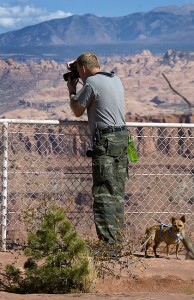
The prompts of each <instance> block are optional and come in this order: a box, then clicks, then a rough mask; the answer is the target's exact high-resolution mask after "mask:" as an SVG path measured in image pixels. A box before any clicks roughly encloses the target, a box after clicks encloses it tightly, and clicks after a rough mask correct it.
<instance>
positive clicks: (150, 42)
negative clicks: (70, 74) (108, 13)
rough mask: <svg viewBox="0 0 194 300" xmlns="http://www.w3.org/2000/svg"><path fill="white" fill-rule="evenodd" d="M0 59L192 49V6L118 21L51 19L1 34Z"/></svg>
mask: <svg viewBox="0 0 194 300" xmlns="http://www.w3.org/2000/svg"><path fill="white" fill-rule="evenodd" d="M0 49H1V51H0V55H1V57H3V56H6V55H10V54H12V55H17V56H19V55H34V56H37V57H39V56H44V57H45V58H49V57H52V58H55V57H56V58H57V57H58V58H60V57H71V56H72V57H73V56H74V55H77V53H80V52H84V51H87V50H89V51H95V52H97V53H98V54H101V55H106V54H107V55H110V54H126V53H131V52H138V51H141V50H143V49H149V50H150V51H152V52H153V53H159V52H164V51H166V50H168V49H176V50H194V5H192V4H190V5H184V6H182V7H179V8H178V7H176V6H167V7H159V8H156V9H154V10H152V11H150V12H147V13H133V14H130V15H127V16H122V17H98V16H95V15H91V14H86V15H73V16H71V17H67V18H63V19H54V20H50V21H46V22H42V23H40V24H37V25H32V26H27V27H25V28H22V29H20V30H16V31H11V32H7V33H4V34H0Z"/></svg>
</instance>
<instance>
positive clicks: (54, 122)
mask: <svg viewBox="0 0 194 300" xmlns="http://www.w3.org/2000/svg"><path fill="white" fill-rule="evenodd" d="M5 123H7V124H41V125H61V124H64V125H88V122H87V121H66V120H28V119H0V124H5ZM126 125H127V127H165V128H166V127H169V128H170V127H171V128H194V123H155V122H126Z"/></svg>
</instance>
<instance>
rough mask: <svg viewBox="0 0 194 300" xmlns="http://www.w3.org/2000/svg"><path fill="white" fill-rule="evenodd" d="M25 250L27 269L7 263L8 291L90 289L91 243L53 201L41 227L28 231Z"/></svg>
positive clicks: (47, 291) (37, 291) (71, 290)
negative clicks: (80, 236) (87, 242)
mask: <svg viewBox="0 0 194 300" xmlns="http://www.w3.org/2000/svg"><path fill="white" fill-rule="evenodd" d="M24 254H25V255H26V256H27V257H28V259H27V260H26V262H25V264H24V271H21V270H19V269H18V268H16V267H14V266H13V265H7V266H6V276H7V278H9V285H7V288H6V290H7V291H9V292H14V293H23V294H27V293H49V294H56V293H57V294H60V293H71V292H80V291H82V292H88V291H89V290H90V288H91V284H92V282H90V279H89V275H90V274H89V269H90V267H91V266H90V262H89V256H88V247H87V245H86V243H85V241H83V240H82V239H80V238H79V237H78V235H77V233H76V231H74V229H73V227H72V224H71V222H70V221H69V220H67V219H66V218H65V214H64V211H63V210H62V209H61V208H59V207H58V206H56V205H51V206H50V207H49V208H48V209H47V211H46V212H45V215H44V217H43V220H42V223H41V224H40V228H39V229H38V230H37V231H36V232H31V233H28V243H27V247H26V248H25V250H24Z"/></svg>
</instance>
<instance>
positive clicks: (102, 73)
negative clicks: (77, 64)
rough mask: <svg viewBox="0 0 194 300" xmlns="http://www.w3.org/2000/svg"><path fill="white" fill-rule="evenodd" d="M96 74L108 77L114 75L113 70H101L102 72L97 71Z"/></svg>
mask: <svg viewBox="0 0 194 300" xmlns="http://www.w3.org/2000/svg"><path fill="white" fill-rule="evenodd" d="M96 74H101V75H105V76H108V77H113V76H114V72H103V71H102V72H97V73H96ZM96 74H95V75H96Z"/></svg>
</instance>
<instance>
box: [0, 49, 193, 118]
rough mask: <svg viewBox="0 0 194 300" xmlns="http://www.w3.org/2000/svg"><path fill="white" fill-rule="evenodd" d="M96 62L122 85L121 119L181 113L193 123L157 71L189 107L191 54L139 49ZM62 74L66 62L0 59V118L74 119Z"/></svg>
mask: <svg viewBox="0 0 194 300" xmlns="http://www.w3.org/2000/svg"><path fill="white" fill-rule="evenodd" d="M100 61H101V65H102V67H105V68H106V69H108V70H113V71H114V72H115V73H116V74H117V75H119V76H120V78H121V80H122V82H123V84H124V87H125V103H126V120H127V121H134V120H136V121H159V120H160V121H163V119H164V120H165V122H180V118H181V116H182V117H183V119H182V120H183V122H184V121H185V116H187V115H189V116H190V122H193V116H192V113H193V111H194V109H193V108H192V107H189V106H188V104H187V103H186V102H185V101H184V100H183V99H182V98H181V97H180V96H179V95H177V94H175V93H174V92H173V91H172V90H171V89H170V87H169V85H168V83H167V81H166V80H165V78H164V77H163V74H165V76H166V77H167V78H168V80H169V81H170V83H171V84H172V86H173V87H174V88H175V89H176V90H178V91H179V93H181V94H182V95H184V97H186V98H187V99H188V100H189V101H190V103H191V104H192V105H194V99H193V94H194V80H193V74H194V53H192V52H180V51H173V50H169V51H167V52H166V53H165V54H164V55H163V56H156V55H153V54H152V53H151V52H150V51H148V50H144V51H143V52H142V53H140V54H135V55H125V56H111V57H101V58H100ZM65 72H67V69H66V62H64V63H57V62H56V61H54V60H51V61H48V60H40V62H33V61H30V62H29V63H23V62H18V61H14V60H13V59H11V58H10V59H7V60H6V61H4V60H0V100H1V101H0V118H23V119H25V118H27V119H68V120H73V119H75V117H74V116H73V114H72V112H71V110H70V108H69V98H68V90H67V87H66V82H65V81H64V80H63V77H62V75H63V73H65ZM80 87H81V85H80ZM86 119H87V118H86V115H85V116H83V117H82V118H81V120H86Z"/></svg>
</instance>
